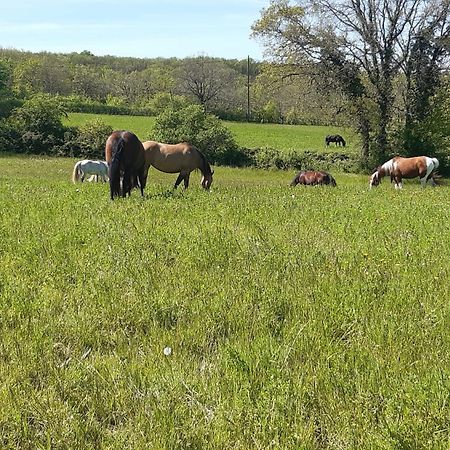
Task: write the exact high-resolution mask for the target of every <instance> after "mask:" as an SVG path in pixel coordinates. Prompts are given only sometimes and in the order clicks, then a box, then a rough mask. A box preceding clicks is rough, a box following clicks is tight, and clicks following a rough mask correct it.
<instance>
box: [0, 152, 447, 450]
mask: <svg viewBox="0 0 450 450" xmlns="http://www.w3.org/2000/svg"><path fill="white" fill-rule="evenodd" d="M73 163H74V160H71V159H45V158H44V159H42V158H12V157H8V158H6V157H3V158H0V204H1V205H2V206H1V209H2V214H1V215H0V233H1V235H2V239H1V240H0V258H1V265H0V327H1V336H2V338H1V341H0V446H3V447H6V448H43V447H45V448H100V447H102V448H103V447H104V448H144V447H145V448H183V449H185V448H231V447H232V448H240V449H249V448H286V449H291V448H308V449H310V448H333V449H344V448H345V449H348V448H353V449H360V448H448V446H449V445H450V440H449V436H450V429H449V424H450V408H449V388H450V377H449V376H450V339H449V336H450V306H449V302H448V299H449V298H450V283H449V281H450V280H449V274H450V246H449V244H448V243H449V242H450V220H449V219H450V217H449V216H450V214H449V211H450V195H449V194H450V192H449V188H448V187H445V186H444V187H441V188H436V189H425V190H421V189H420V188H419V187H418V185H417V184H413V183H408V184H407V185H406V186H405V189H404V190H403V191H402V192H396V191H394V190H393V189H392V188H391V186H389V183H384V184H383V185H382V186H380V188H379V189H378V190H372V191H369V190H368V189H367V178H366V177H361V176H355V175H339V174H337V175H336V179H337V182H338V187H337V188H336V189H332V188H326V187H324V188H310V189H308V188H300V187H298V188H289V187H288V186H287V183H288V182H289V181H290V178H291V176H292V175H293V173H288V172H281V171H270V172H264V171H258V170H249V169H246V170H242V169H228V168H223V167H217V168H216V173H215V182H214V185H213V189H212V191H211V192H204V191H202V190H201V189H200V187H199V186H198V181H199V175H193V177H192V178H193V179H192V180H191V185H192V187H191V188H189V190H188V191H186V192H182V191H179V192H176V193H173V192H172V191H169V190H168V187H169V186H171V185H172V183H173V176H167V175H163V174H160V173H157V172H155V171H152V172H151V174H150V183H149V186H148V188H147V193H146V197H145V198H144V199H142V198H140V197H139V195H137V192H133V195H132V197H131V198H129V199H125V200H122V199H120V200H116V201H114V202H111V201H109V199H108V192H107V186H106V185H102V184H97V185H95V184H89V183H84V184H83V185H76V186H75V185H73V184H72V183H71V182H69V178H70V172H71V170H72V167H73ZM166 346H170V347H171V348H172V350H173V351H172V354H171V355H170V356H165V355H164V353H163V349H164V348H165V347H166Z"/></svg>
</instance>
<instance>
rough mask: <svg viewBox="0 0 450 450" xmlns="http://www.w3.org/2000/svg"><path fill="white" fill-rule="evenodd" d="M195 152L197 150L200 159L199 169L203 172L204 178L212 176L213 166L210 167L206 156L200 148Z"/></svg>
mask: <svg viewBox="0 0 450 450" xmlns="http://www.w3.org/2000/svg"><path fill="white" fill-rule="evenodd" d="M195 150H197V153H198V155H199V158H200V165H199V169H200V171H201V172H202V175H203V176H204V177H205V176H210V175H211V166H210V165H209V163H208V161H207V160H206V157H205V155H204V154H203V153H202V152H201V151H200V150H199V149H198V148H196V149H195Z"/></svg>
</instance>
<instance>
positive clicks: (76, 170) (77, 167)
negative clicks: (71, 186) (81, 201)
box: [72, 161, 81, 183]
mask: <svg viewBox="0 0 450 450" xmlns="http://www.w3.org/2000/svg"><path fill="white" fill-rule="evenodd" d="M80 166H81V161H78V162H77V163H76V164H75V166H74V168H73V173H72V181H73V182H74V183H76V182H77V181H78V180H79V179H80V174H81V168H80Z"/></svg>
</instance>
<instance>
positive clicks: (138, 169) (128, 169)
mask: <svg viewBox="0 0 450 450" xmlns="http://www.w3.org/2000/svg"><path fill="white" fill-rule="evenodd" d="M105 159H106V162H107V163H108V167H109V187H110V194H111V200H114V197H115V196H120V195H122V197H125V196H126V195H127V194H128V195H130V194H131V189H132V188H133V187H135V186H136V181H137V182H138V183H139V187H140V188H141V195H142V196H143V195H144V188H145V184H146V182H147V172H146V171H145V156H144V147H143V146H142V143H141V141H140V140H139V139H138V137H137V136H136V135H135V134H133V133H131V132H130V131H114V132H113V133H112V134H111V136H109V138H108V139H107V141H106V146H105ZM121 181H122V183H121ZM121 185H122V186H121Z"/></svg>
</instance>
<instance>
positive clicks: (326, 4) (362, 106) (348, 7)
mask: <svg viewBox="0 0 450 450" xmlns="http://www.w3.org/2000/svg"><path fill="white" fill-rule="evenodd" d="M449 33H450V27H449V6H448V2H446V1H445V0H439V1H437V2H436V1H433V0H392V1H384V0H358V1H353V0H313V1H312V2H306V1H305V2H302V1H298V2H296V4H295V5H293V4H291V3H290V1H289V0H272V2H271V4H270V6H269V7H268V8H266V9H264V10H263V11H262V15H261V18H260V19H259V20H258V21H257V22H256V23H255V24H254V25H253V34H254V36H255V37H258V38H261V39H263V41H264V42H265V44H266V46H267V47H268V49H269V50H270V51H271V53H272V54H273V55H274V57H275V58H279V60H280V61H282V62H285V63H290V64H291V65H295V66H297V67H298V68H301V70H305V68H306V69H308V70H309V71H310V73H311V74H315V76H316V77H318V78H320V77H322V78H323V79H325V80H327V79H329V80H331V82H333V83H335V84H336V85H338V86H339V87H340V89H341V90H342V92H343V93H344V94H345V95H346V96H347V98H348V99H349V101H350V102H351V104H352V108H353V114H354V116H355V119H356V120H357V121H358V131H359V132H360V134H361V137H362V141H363V155H362V157H363V159H364V160H367V159H368V157H369V156H371V157H372V159H375V160H382V159H384V158H385V157H386V155H387V154H388V153H389V145H388V144H389V143H388V127H389V125H390V122H391V119H392V117H393V114H394V96H393V92H394V90H393V84H394V81H395V79H396V78H397V77H398V76H400V75H403V76H404V75H405V67H406V64H407V61H408V60H409V59H410V57H411V53H412V48H413V43H414V42H415V40H416V38H417V37H418V36H420V35H422V34H427V35H428V36H430V37H432V42H433V43H434V45H436V46H437V47H439V52H438V53H437V54H438V55H439V57H437V58H436V59H435V62H436V64H438V63H444V62H445V58H444V56H445V55H446V42H447V38H448V36H449ZM369 109H372V111H371V113H369ZM369 117H370V118H371V121H370V122H369V120H368V118H369ZM371 129H373V131H374V136H375V140H374V144H375V145H374V146H373V148H372V147H371V146H370V142H369V139H370V131H371ZM369 152H370V153H371V155H369Z"/></svg>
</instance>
